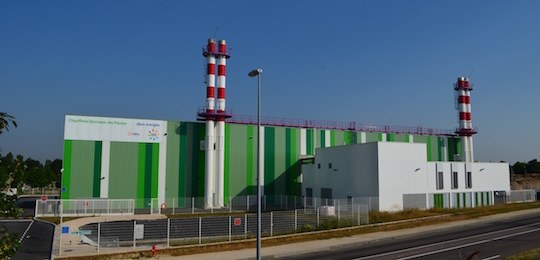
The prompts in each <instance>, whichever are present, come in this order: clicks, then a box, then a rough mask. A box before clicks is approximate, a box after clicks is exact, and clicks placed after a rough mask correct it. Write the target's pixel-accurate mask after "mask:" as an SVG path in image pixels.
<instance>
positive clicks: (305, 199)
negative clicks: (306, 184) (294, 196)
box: [304, 196, 307, 214]
mask: <svg viewBox="0 0 540 260" xmlns="http://www.w3.org/2000/svg"><path fill="white" fill-rule="evenodd" d="M306 202H307V197H305V196H304V214H306Z"/></svg>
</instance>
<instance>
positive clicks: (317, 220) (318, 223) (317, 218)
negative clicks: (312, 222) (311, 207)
mask: <svg viewBox="0 0 540 260" xmlns="http://www.w3.org/2000/svg"><path fill="white" fill-rule="evenodd" d="M317 228H319V208H318V207H317Z"/></svg>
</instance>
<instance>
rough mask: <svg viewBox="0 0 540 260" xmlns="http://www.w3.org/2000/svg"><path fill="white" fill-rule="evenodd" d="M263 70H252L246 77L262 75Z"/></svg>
mask: <svg viewBox="0 0 540 260" xmlns="http://www.w3.org/2000/svg"><path fill="white" fill-rule="evenodd" d="M262 72H263V70H262V69H256V70H252V71H250V72H249V73H248V76H250V77H255V76H257V75H260V74H262Z"/></svg>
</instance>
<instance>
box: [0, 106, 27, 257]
mask: <svg viewBox="0 0 540 260" xmlns="http://www.w3.org/2000/svg"><path fill="white" fill-rule="evenodd" d="M10 125H12V126H14V127H17V122H15V117H13V116H11V115H9V114H7V113H6V112H0V135H1V134H2V133H3V132H4V130H6V131H9V127H10ZM8 159H9V158H8ZM11 159H13V156H11ZM17 159H19V158H17ZM8 161H9V160H8ZM1 163H2V164H4V163H6V162H1ZM7 163H9V164H11V162H7ZM18 163H23V162H22V156H21V160H19V161H18ZM23 166H24V164H16V165H15V167H14V168H13V170H14V171H9V168H8V171H6V172H5V173H7V174H8V175H7V178H6V181H5V183H0V185H1V188H2V191H3V190H4V189H3V188H4V187H5V188H9V187H11V185H12V183H13V180H14V179H15V178H14V176H13V175H14V174H16V173H18V172H22V171H23V170H24V167H23ZM16 201H17V196H16V195H13V196H10V195H7V194H6V193H4V192H0V207H1V208H0V215H1V216H12V217H16V218H18V217H19V216H20V215H21V213H22V209H21V208H19V207H17V205H16V204H15V202H16ZM19 247H20V244H19V241H18V240H17V236H16V235H15V234H11V233H9V232H8V231H7V229H6V228H5V227H2V228H0V259H8V258H10V257H12V256H13V255H15V252H17V250H18V249H19Z"/></svg>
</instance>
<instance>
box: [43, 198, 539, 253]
mask: <svg viewBox="0 0 540 260" xmlns="http://www.w3.org/2000/svg"><path fill="white" fill-rule="evenodd" d="M533 208H540V202H533V203H515V204H505V205H494V206H486V207H480V208H467V209H432V210H405V211H400V212H392V213H390V212H370V214H369V219H370V223H372V224H371V225H369V226H359V227H358V226H356V227H348V228H340V229H333V228H337V227H338V225H339V224H338V223H337V222H336V221H332V222H331V223H330V224H328V223H327V224H325V225H321V227H319V228H318V230H319V231H318V232H317V231H316V232H307V231H312V230H313V229H306V230H305V231H306V232H304V233H297V234H295V235H291V236H281V237H265V238H263V240H262V246H263V247H269V246H276V245H283V244H290V243H298V242H305V241H312V240H321V239H331V238H340V237H348V236H354V235H360V234H366V233H372V232H380V231H391V230H398V229H405V228H414V227H419V226H426V225H437V224H441V223H446V222H450V221H459V220H467V219H474V218H478V217H482V216H489V215H494V214H499V213H507V212H512V211H519V210H525V209H533ZM233 215H237V214H233ZM437 216H439V217H437ZM177 217H180V216H177ZM182 217H198V216H194V215H188V216H185V215H184V216H182ZM426 217H434V218H427V219H426ZM64 219H66V218H64ZM404 220H411V221H404ZM47 221H50V222H53V221H52V220H49V219H47ZM400 221H401V222H400ZM339 226H340V227H341V226H342V225H339ZM171 244H174V243H172V241H171ZM255 246H256V241H255V240H254V239H251V240H240V241H233V242H224V243H217V244H203V245H191V246H189V245H187V246H180V247H172V248H166V249H162V250H159V253H158V254H160V255H172V256H181V255H187V254H198V253H210V252H220V251H229V250H238V249H246V248H254V247H255ZM148 256H149V252H146V251H136V252H130V253H122V254H110V255H99V256H95V257H94V256H93V257H90V258H84V259H118V258H133V259H138V258H146V257H148ZM69 259H83V258H76V257H74V258H69ZM513 259H530V258H526V257H525V258H513Z"/></svg>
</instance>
